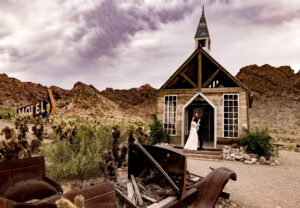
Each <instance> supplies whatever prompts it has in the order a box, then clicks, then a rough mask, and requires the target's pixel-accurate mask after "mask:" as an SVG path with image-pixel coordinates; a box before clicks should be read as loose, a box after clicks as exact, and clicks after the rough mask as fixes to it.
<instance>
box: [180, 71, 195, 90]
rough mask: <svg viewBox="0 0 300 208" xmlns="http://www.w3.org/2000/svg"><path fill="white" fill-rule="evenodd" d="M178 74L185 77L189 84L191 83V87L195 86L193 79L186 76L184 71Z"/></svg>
mask: <svg viewBox="0 0 300 208" xmlns="http://www.w3.org/2000/svg"><path fill="white" fill-rule="evenodd" d="M180 75H181V76H183V78H184V79H186V80H187V81H188V82H189V83H190V84H191V85H193V87H195V88H197V85H196V84H195V82H193V80H191V79H190V78H189V77H188V76H186V74H185V73H184V72H182V73H180Z"/></svg>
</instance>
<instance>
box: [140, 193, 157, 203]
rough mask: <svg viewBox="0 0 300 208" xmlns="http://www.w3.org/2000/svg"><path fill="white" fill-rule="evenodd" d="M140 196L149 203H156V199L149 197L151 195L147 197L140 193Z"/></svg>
mask: <svg viewBox="0 0 300 208" xmlns="http://www.w3.org/2000/svg"><path fill="white" fill-rule="evenodd" d="M142 197H143V198H144V199H145V200H147V201H149V202H151V203H156V202H157V200H156V199H153V198H151V197H149V196H146V195H144V194H142Z"/></svg>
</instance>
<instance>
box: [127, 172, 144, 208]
mask: <svg viewBox="0 0 300 208" xmlns="http://www.w3.org/2000/svg"><path fill="white" fill-rule="evenodd" d="M130 177H131V181H132V185H133V188H134V191H135V194H136V198H137V200H138V203H139V206H140V207H143V203H144V202H143V199H142V195H141V192H140V190H139V187H138V185H137V184H136V181H135V178H134V176H133V175H132V174H131V175H130Z"/></svg>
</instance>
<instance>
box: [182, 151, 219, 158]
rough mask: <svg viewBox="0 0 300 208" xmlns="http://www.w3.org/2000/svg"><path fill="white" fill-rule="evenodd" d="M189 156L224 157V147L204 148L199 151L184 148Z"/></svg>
mask: <svg viewBox="0 0 300 208" xmlns="http://www.w3.org/2000/svg"><path fill="white" fill-rule="evenodd" d="M183 151H184V152H185V155H186V156H187V158H193V159H197V158H198V159H214V160H221V159H222V149H204V150H199V151H194V150H183Z"/></svg>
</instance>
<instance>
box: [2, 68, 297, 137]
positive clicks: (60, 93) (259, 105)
mask: <svg viewBox="0 0 300 208" xmlns="http://www.w3.org/2000/svg"><path fill="white" fill-rule="evenodd" d="M236 77H237V78H238V79H239V80H240V81H241V82H243V84H245V85H246V86H247V87H248V88H249V89H250V90H251V91H252V92H253V93H254V100H253V106H252V108H251V109H250V125H251V128H255V127H267V128H268V129H269V130H270V131H271V133H272V135H273V136H275V137H276V138H280V139H282V140H287V141H288V140H290V141H293V140H294V139H297V140H300V72H298V73H294V71H293V70H292V69H291V67H289V66H281V67H278V68H276V67H272V66H270V65H263V66H257V65H250V66H246V67H243V68H242V69H241V70H240V72H239V73H238V74H237V76H236ZM50 88H51V89H52V92H53V94H54V97H55V99H56V103H57V114H59V115H79V116H82V117H87V118H90V119H93V120H98V121H112V120H113V121H114V120H127V119H129V118H131V117H136V116H139V117H142V118H147V119H149V118H150V115H151V114H152V113H154V111H155V97H154V93H155V91H156V89H154V88H153V87H151V86H150V85H149V84H145V85H143V86H141V87H138V88H131V89H126V90H124V89H123V90H120V89H112V88H106V89H105V90H103V91H99V90H97V89H96V88H95V87H94V86H92V85H87V84H84V83H81V82H77V83H76V84H75V85H74V87H73V88H72V89H71V90H65V89H62V88H59V87H56V86H52V87H50ZM45 97H46V87H45V86H42V85H40V84H35V83H31V82H21V81H19V80H17V79H15V78H10V77H8V76H7V75H6V74H0V109H16V108H17V107H20V106H24V105H27V104H31V103H34V102H36V101H38V100H41V99H43V98H45Z"/></svg>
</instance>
